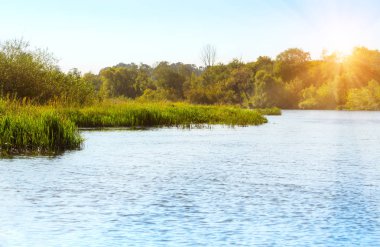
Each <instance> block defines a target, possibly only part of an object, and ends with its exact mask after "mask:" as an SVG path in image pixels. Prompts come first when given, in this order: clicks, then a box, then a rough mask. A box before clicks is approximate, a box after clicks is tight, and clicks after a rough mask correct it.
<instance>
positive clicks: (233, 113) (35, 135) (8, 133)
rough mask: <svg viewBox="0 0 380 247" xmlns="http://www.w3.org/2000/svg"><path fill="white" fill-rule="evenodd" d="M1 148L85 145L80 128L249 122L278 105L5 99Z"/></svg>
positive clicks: (37, 150) (23, 150)
mask: <svg viewBox="0 0 380 247" xmlns="http://www.w3.org/2000/svg"><path fill="white" fill-rule="evenodd" d="M0 114H1V116H0V153H1V154H2V155H9V154H41V153H56V152H60V151H64V150H71V149H77V148H80V146H81V144H82V143H83V138H81V136H80V134H79V132H78V128H106V127H128V128H140V127H170V126H175V127H190V126H192V125H196V126H198V127H202V126H207V125H214V124H220V125H228V126H248V125H260V124H264V123H266V122H267V119H266V118H265V117H264V116H263V115H265V114H268V115H269V114H270V115H278V114H281V111H280V110H279V109H276V108H273V109H268V110H265V109H264V110H249V109H242V108H238V107H233V106H203V105H190V104H186V103H165V102H154V103H152V102H136V101H128V100H107V101H105V102H102V103H100V104H97V105H92V106H86V107H65V106H60V105H45V106H37V105H32V104H28V103H18V102H13V101H1V103H0Z"/></svg>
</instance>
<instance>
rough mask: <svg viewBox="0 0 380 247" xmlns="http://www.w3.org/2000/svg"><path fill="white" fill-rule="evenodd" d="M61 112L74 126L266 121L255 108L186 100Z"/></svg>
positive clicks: (241, 123) (109, 105)
mask: <svg viewBox="0 0 380 247" xmlns="http://www.w3.org/2000/svg"><path fill="white" fill-rule="evenodd" d="M58 111H59V112H60V114H61V115H63V116H65V117H67V118H68V119H70V120H71V121H73V122H74V123H75V124H76V125H77V126H78V127H81V128H89V127H139V126H140V127H154V126H181V127H183V126H189V125H212V124H222V125H230V126H247V125H259V124H263V123H266V122H267V120H266V118H265V117H263V116H262V114H261V113H260V112H258V111H255V110H253V111H252V110H247V109H241V108H237V107H231V106H201V105H190V104H186V103H146V102H144V103H141V102H134V101H121V102H105V103H103V104H100V105H95V106H90V107H84V108H62V109H60V110H58Z"/></svg>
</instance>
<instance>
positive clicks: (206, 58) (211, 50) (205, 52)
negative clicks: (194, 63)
mask: <svg viewBox="0 0 380 247" xmlns="http://www.w3.org/2000/svg"><path fill="white" fill-rule="evenodd" d="M201 60H202V62H203V65H204V67H205V68H207V67H209V66H214V65H215V61H216V48H215V47H214V46H212V45H210V44H207V45H205V46H204V47H203V48H202V51H201Z"/></svg>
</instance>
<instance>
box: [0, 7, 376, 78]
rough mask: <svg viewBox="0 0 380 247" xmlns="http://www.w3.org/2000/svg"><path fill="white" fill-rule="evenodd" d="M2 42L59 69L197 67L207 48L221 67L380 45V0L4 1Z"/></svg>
mask: <svg viewBox="0 0 380 247" xmlns="http://www.w3.org/2000/svg"><path fill="white" fill-rule="evenodd" d="M0 10H1V14H0V41H5V40H8V39H14V38H20V37H23V38H24V39H25V40H27V41H29V42H30V43H31V45H32V46H33V47H40V48H48V49H49V51H51V52H53V53H54V54H55V56H56V57H57V58H58V59H59V60H60V61H59V65H60V66H61V68H62V69H64V70H68V69H70V68H74V67H76V68H79V69H80V70H81V71H83V72H85V71H89V70H91V71H93V72H98V70H99V69H100V68H102V67H105V66H111V65H115V64H117V63H119V62H125V63H129V62H135V63H140V62H143V63H147V64H150V65H152V64H154V63H155V62H157V61H162V60H166V61H169V62H177V61H181V62H185V63H194V64H200V59H199V54H200V50H201V48H202V47H203V46H204V45H205V44H213V45H214V46H215V47H216V48H217V51H218V62H228V61H230V60H232V59H233V58H239V59H242V60H243V61H251V60H255V59H256V58H257V57H258V56H259V55H268V56H271V57H275V56H276V55H277V54H278V53H279V52H281V51H283V50H285V49H287V48H290V47H299V48H302V49H304V50H307V51H309V52H311V54H312V56H313V57H314V58H318V57H319V55H320V54H321V52H322V50H323V49H327V50H340V51H342V52H347V51H349V50H350V49H351V48H352V47H353V46H357V45H363V46H367V47H369V48H374V49H377V48H380V32H379V30H380V15H379V14H378V13H379V11H380V1H378V0H373V1H365V0H357V1H353V0H229V1H227V0H192V1H182V0H156V1H153V0H103V1H101V0H64V1H63V0H60V1H55V0H33V1H29V0H28V1H27V0H24V1H21V0H8V1H3V0H0Z"/></svg>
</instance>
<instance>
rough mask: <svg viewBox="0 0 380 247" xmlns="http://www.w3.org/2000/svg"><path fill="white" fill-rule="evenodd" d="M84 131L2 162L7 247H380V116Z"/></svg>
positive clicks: (333, 114) (315, 114) (293, 115)
mask: <svg viewBox="0 0 380 247" xmlns="http://www.w3.org/2000/svg"><path fill="white" fill-rule="evenodd" d="M268 119H269V123H268V124H265V125H262V126H253V127H236V128H229V127H222V126H214V127H212V128H210V129H208V128H204V129H190V130H189V129H177V128H161V129H149V130H139V131H126V130H109V131H83V132H82V135H83V136H84V137H85V139H86V141H85V144H84V147H83V149H82V150H77V151H70V152H66V153H64V154H62V155H60V156H57V157H15V158H13V159H2V160H0V198H1V200H2V202H1V203H0V222H1V223H0V246H234V245H236V246H282V247H283V246H380V113H379V112H343V111H341V112H339V111H283V115H282V116H271V117H268Z"/></svg>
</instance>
